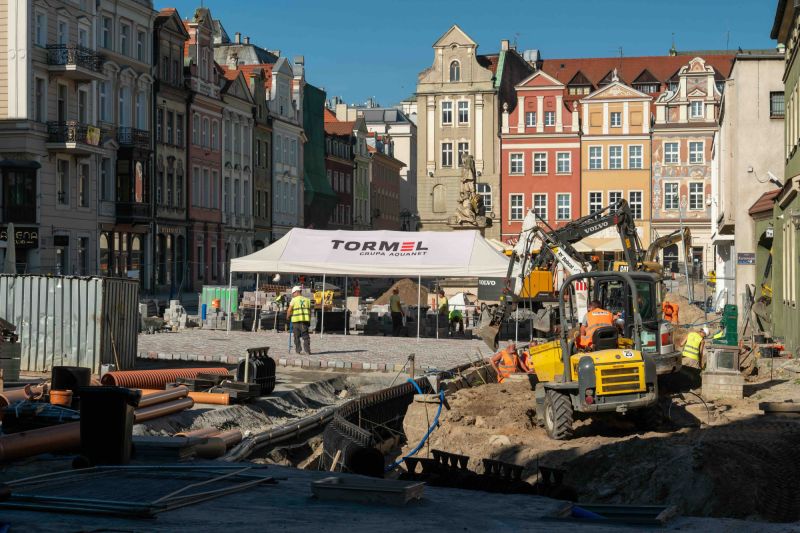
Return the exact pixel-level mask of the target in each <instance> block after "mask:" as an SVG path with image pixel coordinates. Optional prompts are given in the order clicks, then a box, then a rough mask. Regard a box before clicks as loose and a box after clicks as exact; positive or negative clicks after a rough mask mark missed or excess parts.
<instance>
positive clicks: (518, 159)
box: [508, 154, 525, 174]
mask: <svg viewBox="0 0 800 533" xmlns="http://www.w3.org/2000/svg"><path fill="white" fill-rule="evenodd" d="M509 161H510V163H509V167H508V172H509V174H522V173H523V172H525V162H524V155H523V154H511V155H510V158H509Z"/></svg>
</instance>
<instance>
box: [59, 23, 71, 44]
mask: <svg viewBox="0 0 800 533" xmlns="http://www.w3.org/2000/svg"><path fill="white" fill-rule="evenodd" d="M68 39H69V26H67V23H66V22H64V21H63V20H59V21H58V44H67V40H68Z"/></svg>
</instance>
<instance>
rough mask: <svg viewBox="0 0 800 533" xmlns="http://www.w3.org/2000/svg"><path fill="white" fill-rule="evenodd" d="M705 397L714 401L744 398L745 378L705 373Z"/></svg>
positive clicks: (703, 393) (703, 377)
mask: <svg viewBox="0 0 800 533" xmlns="http://www.w3.org/2000/svg"><path fill="white" fill-rule="evenodd" d="M701 377H702V380H703V388H702V395H703V397H705V398H707V399H710V400H714V399H741V398H744V377H742V375H741V374H731V373H727V372H725V373H719V372H703V373H702V375H701Z"/></svg>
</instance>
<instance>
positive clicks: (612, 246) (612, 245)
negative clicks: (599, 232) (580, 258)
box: [574, 237, 622, 253]
mask: <svg viewBox="0 0 800 533" xmlns="http://www.w3.org/2000/svg"><path fill="white" fill-rule="evenodd" d="M574 247H575V249H576V250H578V251H579V252H581V253H589V252H621V251H622V242H621V241H620V240H619V237H614V238H612V239H602V238H594V239H592V238H588V239H584V240H582V241H580V242H577V243H575V244H574Z"/></svg>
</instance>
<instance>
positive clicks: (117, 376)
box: [100, 367, 230, 389]
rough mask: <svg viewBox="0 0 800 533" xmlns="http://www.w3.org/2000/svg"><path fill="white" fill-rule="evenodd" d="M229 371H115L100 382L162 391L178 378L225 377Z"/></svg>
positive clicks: (192, 369) (166, 369)
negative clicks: (199, 375)
mask: <svg viewBox="0 0 800 533" xmlns="http://www.w3.org/2000/svg"><path fill="white" fill-rule="evenodd" d="M229 373H230V371H229V370H228V369H227V368H224V367H212V368H161V369H157V370H115V371H114V372H107V373H106V374H104V375H103V379H101V380H100V381H101V382H102V383H103V385H116V386H118V387H131V388H144V389H163V388H164V387H166V386H167V383H173V382H175V381H177V379H178V378H196V377H197V375H198V374H214V375H217V376H227V375H228V374H229Z"/></svg>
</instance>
